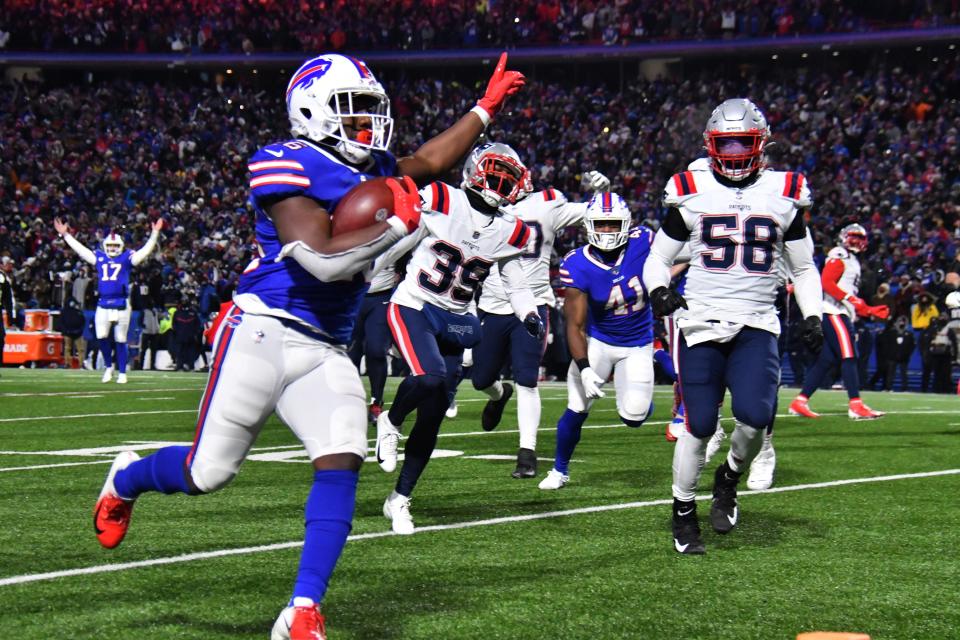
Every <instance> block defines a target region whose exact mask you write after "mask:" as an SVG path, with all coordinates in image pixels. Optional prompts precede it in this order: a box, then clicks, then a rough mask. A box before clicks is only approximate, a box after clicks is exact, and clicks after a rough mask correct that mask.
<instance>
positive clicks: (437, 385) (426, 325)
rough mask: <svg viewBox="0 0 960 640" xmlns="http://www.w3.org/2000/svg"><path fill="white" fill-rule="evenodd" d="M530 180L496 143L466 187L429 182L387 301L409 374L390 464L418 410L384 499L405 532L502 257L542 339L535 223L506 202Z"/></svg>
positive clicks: (471, 160)
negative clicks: (534, 283) (530, 258)
mask: <svg viewBox="0 0 960 640" xmlns="http://www.w3.org/2000/svg"><path fill="white" fill-rule="evenodd" d="M526 182H527V168H526V167H525V166H524V165H523V163H522V162H521V161H520V158H519V156H518V155H517V153H516V151H514V150H513V149H511V148H510V147H509V146H507V145H505V144H500V143H496V142H487V143H484V144H482V145H480V146H478V147H477V148H476V149H474V150H473V151H472V152H471V153H470V156H469V157H468V158H467V160H466V162H465V163H464V166H463V182H462V183H461V188H460V189H455V188H453V187H451V186H449V185H447V184H444V183H443V182H435V183H433V184H431V185H429V186H428V187H426V188H425V189H423V190H422V191H421V195H422V196H423V201H424V203H425V205H424V213H423V218H422V224H421V228H420V231H419V233H417V234H416V237H415V238H414V239H413V240H412V242H416V243H417V245H416V249H415V250H414V252H413V256H412V257H411V258H410V263H409V264H408V265H407V275H406V277H405V278H404V279H403V282H401V283H400V284H399V285H398V286H397V290H396V291H395V292H394V294H393V297H392V298H391V299H390V305H389V307H388V309H387V322H388V323H389V325H390V331H391V332H392V333H393V338H394V341H395V342H396V344H397V347H398V348H399V350H400V353H401V354H402V355H403V358H404V360H406V362H407V365H409V367H410V375H409V376H407V377H406V378H404V379H403V382H401V383H400V386H399V387H398V388H397V393H396V395H395V397H394V399H393V404H392V405H391V406H390V411H384V412H383V413H381V414H380V417H379V419H378V420H377V446H376V454H377V460H378V462H379V463H380V466H381V467H382V468H383V470H384V471H387V472H391V471H393V470H394V469H395V468H396V465H397V448H398V446H399V439H400V426H401V425H402V424H403V422H404V420H405V419H406V417H407V416H408V415H409V414H410V413H412V412H413V411H414V410H416V411H417V418H416V422H415V423H414V425H413V429H412V430H411V431H410V437H409V438H408V439H407V442H406V445H405V448H404V454H405V459H404V462H403V466H402V467H401V469H400V475H399V478H397V483H396V486H395V488H394V491H393V492H392V493H391V494H390V495H389V496H388V497H387V499H386V501H385V502H384V504H383V514H384V516H386V517H387V518H389V519H390V520H391V523H392V527H393V530H394V531H395V532H396V533H401V534H410V533H413V518H412V516H411V515H410V496H411V495H412V494H413V490H414V487H415V486H416V484H417V481H418V480H419V479H420V476H421V475H422V474H423V471H424V469H425V468H426V466H427V463H428V462H429V461H430V456H431V454H432V453H433V450H434V447H435V446H436V444H437V434H438V433H439V431H440V424H441V423H442V422H443V418H444V414H445V412H446V410H447V407H449V406H450V401H451V399H452V397H453V393H454V391H455V389H456V383H457V381H458V380H459V378H460V366H461V360H462V357H463V350H464V349H465V348H472V347H475V346H476V345H477V343H478V342H479V341H480V321H479V320H478V319H477V317H476V316H475V315H473V314H472V313H470V312H469V307H470V302H471V301H472V300H473V298H474V295H475V293H476V289H477V287H478V286H480V285H481V284H482V283H483V282H484V280H485V279H486V277H487V276H488V275H489V273H490V270H491V269H492V268H493V267H494V266H496V267H497V268H498V269H499V270H500V274H501V276H502V277H503V279H504V285H505V288H506V290H507V291H509V294H508V295H509V296H510V306H511V307H512V308H513V310H514V313H515V314H516V317H517V318H518V319H520V321H521V322H522V323H523V326H524V327H525V328H526V331H527V332H528V333H530V335H532V336H534V339H535V340H539V339H541V338H542V337H543V334H544V332H545V325H544V323H543V321H542V320H541V319H540V315H539V314H538V313H537V305H536V301H535V299H534V295H533V293H531V291H530V289H529V287H528V286H527V285H526V283H525V279H524V271H523V267H522V266H521V259H520V255H521V254H522V253H523V251H524V250H525V248H526V247H527V244H528V241H529V239H530V228H529V227H527V225H525V224H524V223H523V222H522V221H521V220H519V219H517V218H515V217H513V216H507V215H504V214H503V213H502V212H501V210H500V207H502V206H503V205H506V204H513V203H514V202H516V199H517V196H518V195H519V194H520V192H521V190H522V189H523V188H524V185H526ZM410 242H411V241H406V242H404V243H403V244H408V243H410ZM384 259H386V258H384Z"/></svg>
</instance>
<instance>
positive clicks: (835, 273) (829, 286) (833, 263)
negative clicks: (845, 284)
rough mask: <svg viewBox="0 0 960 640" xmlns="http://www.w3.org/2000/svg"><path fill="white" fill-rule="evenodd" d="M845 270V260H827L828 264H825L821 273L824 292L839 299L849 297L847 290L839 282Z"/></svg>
mask: <svg viewBox="0 0 960 640" xmlns="http://www.w3.org/2000/svg"><path fill="white" fill-rule="evenodd" d="M843 270H844V266H843V260H837V259H833V260H827V264H825V265H823V273H822V274H820V284H821V286H822V287H823V292H824V293H826V294H827V295H829V296H831V297H833V298H836V299H837V300H843V299H844V298H846V297H847V292H846V291H844V290H843V289H841V288H840V287H839V286H838V284H837V283H838V282H840V278H842V277H843Z"/></svg>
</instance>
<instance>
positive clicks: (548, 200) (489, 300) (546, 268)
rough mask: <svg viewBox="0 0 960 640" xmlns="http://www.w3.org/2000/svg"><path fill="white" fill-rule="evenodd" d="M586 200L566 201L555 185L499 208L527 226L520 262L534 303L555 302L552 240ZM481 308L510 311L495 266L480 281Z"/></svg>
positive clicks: (578, 213) (580, 217)
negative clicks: (551, 266)
mask: <svg viewBox="0 0 960 640" xmlns="http://www.w3.org/2000/svg"><path fill="white" fill-rule="evenodd" d="M586 210H587V203H585V202H582V203H577V202H568V201H567V198H566V197H565V196H564V195H563V194H562V193H560V192H559V191H556V190H555V189H546V190H544V191H539V192H537V193H533V194H530V195H529V196H527V197H526V198H525V199H523V200H521V201H520V202H518V203H516V204H514V205H510V206H507V207H504V208H503V211H504V212H505V213H506V214H507V215H508V216H513V217H515V218H519V219H520V220H522V221H523V222H524V224H526V225H527V227H529V229H530V239H529V240H528V241H527V244H526V246H525V247H524V250H523V253H521V254H520V265H521V266H522V267H523V274H524V276H525V278H526V282H527V286H529V287H530V291H531V292H532V293H533V296H534V298H536V301H537V306H540V305H542V304H546V305H549V306H551V307H552V306H554V305H555V304H556V303H557V299H556V297H555V296H554V295H553V287H551V286H550V262H551V261H552V260H553V256H554V248H553V242H554V239H555V238H556V236H557V232H558V231H560V230H561V229H563V228H564V227H569V226H570V225H573V224H577V223H578V222H580V221H581V220H583V214H584V213H585V212H586ZM479 307H480V309H481V310H483V311H486V312H487V313H497V314H501V315H509V314H512V313H513V307H511V306H510V298H509V296H508V295H507V292H506V291H505V290H504V288H503V280H502V279H501V278H500V272H499V270H498V269H497V267H496V266H494V267H493V269H491V271H490V276H489V277H488V278H487V279H486V281H485V282H484V283H483V291H482V293H481V294H480V304H479Z"/></svg>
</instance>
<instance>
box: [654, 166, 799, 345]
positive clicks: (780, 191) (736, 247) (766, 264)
mask: <svg viewBox="0 0 960 640" xmlns="http://www.w3.org/2000/svg"><path fill="white" fill-rule="evenodd" d="M663 202H664V205H666V206H667V207H673V208H676V209H677V210H679V212H680V215H681V216H682V218H683V222H684V224H685V225H686V228H687V230H688V231H689V246H690V254H691V255H690V268H689V269H688V271H687V274H686V276H687V277H686V285H685V288H684V293H683V295H684V297H685V298H686V300H687V303H688V305H689V307H690V308H689V310H684V309H680V310H678V311H677V313H676V314H675V317H676V318H677V321H678V324H679V325H680V327H681V328H682V329H683V330H684V335H686V336H687V337H688V340H689V341H690V342H691V343H693V342H694V341H693V340H690V338H692V336H693V334H694V333H696V332H698V331H700V332H702V333H704V334H710V333H713V334H715V335H717V336H723V335H726V336H727V337H732V336H733V335H735V334H736V332H737V331H739V329H738V328H736V327H738V326H741V325H745V326H749V327H755V328H758V329H764V330H766V331H770V332H771V333H773V334H775V335H779V333H780V322H779V320H778V317H777V312H776V309H775V306H774V302H775V300H776V295H777V287H778V285H779V284H780V281H781V279H782V273H781V267H780V263H781V261H782V255H783V243H784V241H786V240H802V239H803V237H804V227H803V219H802V213H801V212H800V210H801V209H803V208H805V207H808V206H810V204H811V198H810V189H809V187H808V186H807V181H806V179H805V178H804V176H803V174H800V173H794V172H789V171H788V172H784V171H772V170H765V171H763V172H762V173H761V174H760V176H759V177H758V178H757V180H756V181H755V182H753V183H752V184H749V185H747V186H746V187H743V188H737V187H728V186H725V185H723V184H721V183H720V182H718V181H717V180H716V178H715V177H714V175H713V172H712V171H709V170H698V171H685V172H683V173H678V174H676V175H674V176H673V177H672V178H670V180H669V181H667V186H666V188H665V192H664V197H663ZM724 325H726V326H727V327H729V330H727V329H724V328H722V327H723V326H724ZM711 327H713V328H711ZM704 339H717V338H716V337H706V336H705V337H704Z"/></svg>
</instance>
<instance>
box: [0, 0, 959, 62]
mask: <svg viewBox="0 0 960 640" xmlns="http://www.w3.org/2000/svg"><path fill="white" fill-rule="evenodd" d="M4 8H5V16H3V17H0V32H2V33H4V34H6V35H5V36H0V48H2V47H3V44H2V43H5V44H6V48H8V49H10V50H48V51H60V50H63V51H98V52H102V51H127V52H136V53H147V52H152V53H156V52H171V51H172V52H185V53H191V52H192V53H227V52H234V53H241V52H242V53H248V54H249V53H253V52H264V51H308V52H310V51H322V50H334V51H357V50H359V51H373V50H384V49H389V50H397V49H399V50H421V49H441V48H442V49H450V48H472V47H500V46H530V45H547V44H558V43H573V44H579V43H583V44H587V43H590V44H604V45H609V46H615V45H624V44H632V43H639V42H650V41H662V40H678V39H704V38H756V37H763V36H777V37H794V36H796V35H801V34H817V33H841V32H863V31H871V30H882V29H890V28H894V27H909V28H914V29H922V28H929V27H937V26H943V25H948V24H956V23H957V19H958V16H957V8H956V5H955V4H954V5H952V6H951V5H949V3H930V2H919V1H917V2H911V1H896V0H886V1H882V2H865V1H857V2H819V1H805V0H793V1H789V2H767V3H760V2H755V1H753V0H726V1H723V2H720V1H717V0H694V1H691V2H681V3H663V2H655V1H653V0H587V1H581V2H573V3H567V2H559V0H505V1H503V0H501V1H494V0H481V1H479V2H475V1H467V0H459V1H455V2H441V1H438V0H433V1H431V2H412V1H411V0H388V1H386V2H372V1H369V0H366V1H363V2H346V1H345V0H329V1H322V2H313V3H306V2H304V3H287V2H280V1H278V0H233V1H231V2H212V1H210V0H163V1H161V2H150V3H146V2H139V1H136V0H94V1H93V2H87V1H74V2H40V3H38V2H33V1H29V0H7V1H6V2H5V3H4ZM305 25H306V26H305ZM371 25H376V27H374V28H371Z"/></svg>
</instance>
